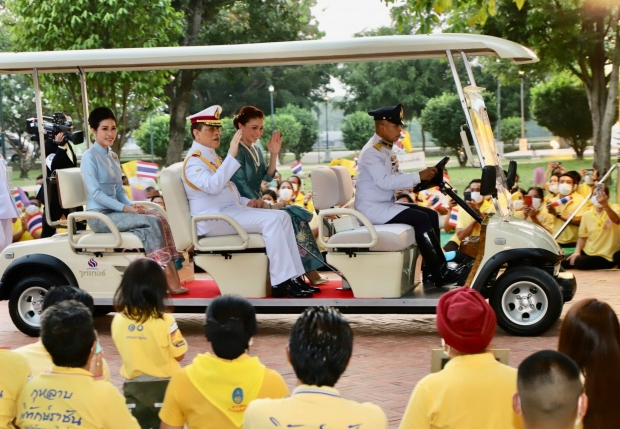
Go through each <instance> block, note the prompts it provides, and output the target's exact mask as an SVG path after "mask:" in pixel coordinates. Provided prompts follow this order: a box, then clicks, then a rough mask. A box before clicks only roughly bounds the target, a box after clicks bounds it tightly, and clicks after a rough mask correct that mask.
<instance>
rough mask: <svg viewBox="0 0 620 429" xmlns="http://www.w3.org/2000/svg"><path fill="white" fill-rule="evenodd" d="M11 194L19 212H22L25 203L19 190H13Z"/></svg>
mask: <svg viewBox="0 0 620 429" xmlns="http://www.w3.org/2000/svg"><path fill="white" fill-rule="evenodd" d="M11 193H12V194H13V200H15V205H16V206H17V208H18V209H19V210H22V209H23V208H24V202H23V201H22V197H21V196H20V195H19V189H13V191H11Z"/></svg>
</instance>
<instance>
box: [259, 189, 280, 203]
mask: <svg viewBox="0 0 620 429" xmlns="http://www.w3.org/2000/svg"><path fill="white" fill-rule="evenodd" d="M264 195H270V196H271V198H273V200H274V201H278V194H276V193H275V191H274V190H273V189H265V190H264V191H263V192H262V193H261V196H264Z"/></svg>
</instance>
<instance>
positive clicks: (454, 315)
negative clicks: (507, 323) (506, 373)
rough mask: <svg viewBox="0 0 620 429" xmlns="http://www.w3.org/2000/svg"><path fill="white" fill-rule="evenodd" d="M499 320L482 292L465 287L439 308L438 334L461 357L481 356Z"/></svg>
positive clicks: (450, 294)
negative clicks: (462, 355)
mask: <svg viewBox="0 0 620 429" xmlns="http://www.w3.org/2000/svg"><path fill="white" fill-rule="evenodd" d="M496 326H497V319H496V317H495V312H494V311H493V309H492V308H491V306H490V305H489V304H488V303H487V301H486V300H485V299H484V297H483V296H482V295H481V294H480V292H478V291H476V290H474V289H472V288H470V287H469V286H463V287H460V288H458V289H455V290H451V291H450V292H448V293H446V294H445V295H443V296H442V297H441V298H440V299H439V303H438V304H437V330H438V331H439V335H441V338H443V340H444V341H445V342H446V344H447V345H449V346H450V347H452V348H454V349H455V350H458V351H459V352H461V353H480V352H482V351H484V350H485V349H486V348H487V347H488V345H489V344H490V343H491V340H492V339H493V335H494V334H495V327H496Z"/></svg>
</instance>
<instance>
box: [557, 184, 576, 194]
mask: <svg viewBox="0 0 620 429" xmlns="http://www.w3.org/2000/svg"><path fill="white" fill-rule="evenodd" d="M558 191H559V192H560V195H562V196H564V197H565V196H567V195H570V194H572V193H573V187H572V186H571V185H569V184H567V183H560V186H558Z"/></svg>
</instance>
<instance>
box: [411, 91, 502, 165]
mask: <svg viewBox="0 0 620 429" xmlns="http://www.w3.org/2000/svg"><path fill="white" fill-rule="evenodd" d="M484 99H485V104H486V107H487V114H488V116H489V120H490V121H491V126H494V125H495V122H496V121H497V114H496V111H497V106H496V105H495V100H494V99H493V98H492V97H491V96H489V95H488V94H484ZM465 122H466V120H465V117H464V115H463V108H462V107H461V101H460V99H459V96H458V95H456V94H448V93H446V94H442V95H441V96H439V97H436V98H433V99H431V100H430V101H429V102H428V104H427V105H426V107H425V108H424V110H422V115H421V117H420V123H421V124H422V126H423V127H424V129H425V130H426V131H428V132H430V133H431V135H432V136H433V140H434V141H435V142H436V143H437V144H438V145H439V146H441V147H443V148H446V149H451V150H452V152H453V153H454V154H455V155H458V151H459V149H461V147H462V145H463V143H462V141H461V136H460V130H461V125H463V124H465ZM470 143H472V144H473V142H472V141H470ZM458 158H459V162H461V158H460V157H458ZM464 164H465V163H464V162H462V163H461V166H462V165H464Z"/></svg>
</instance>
